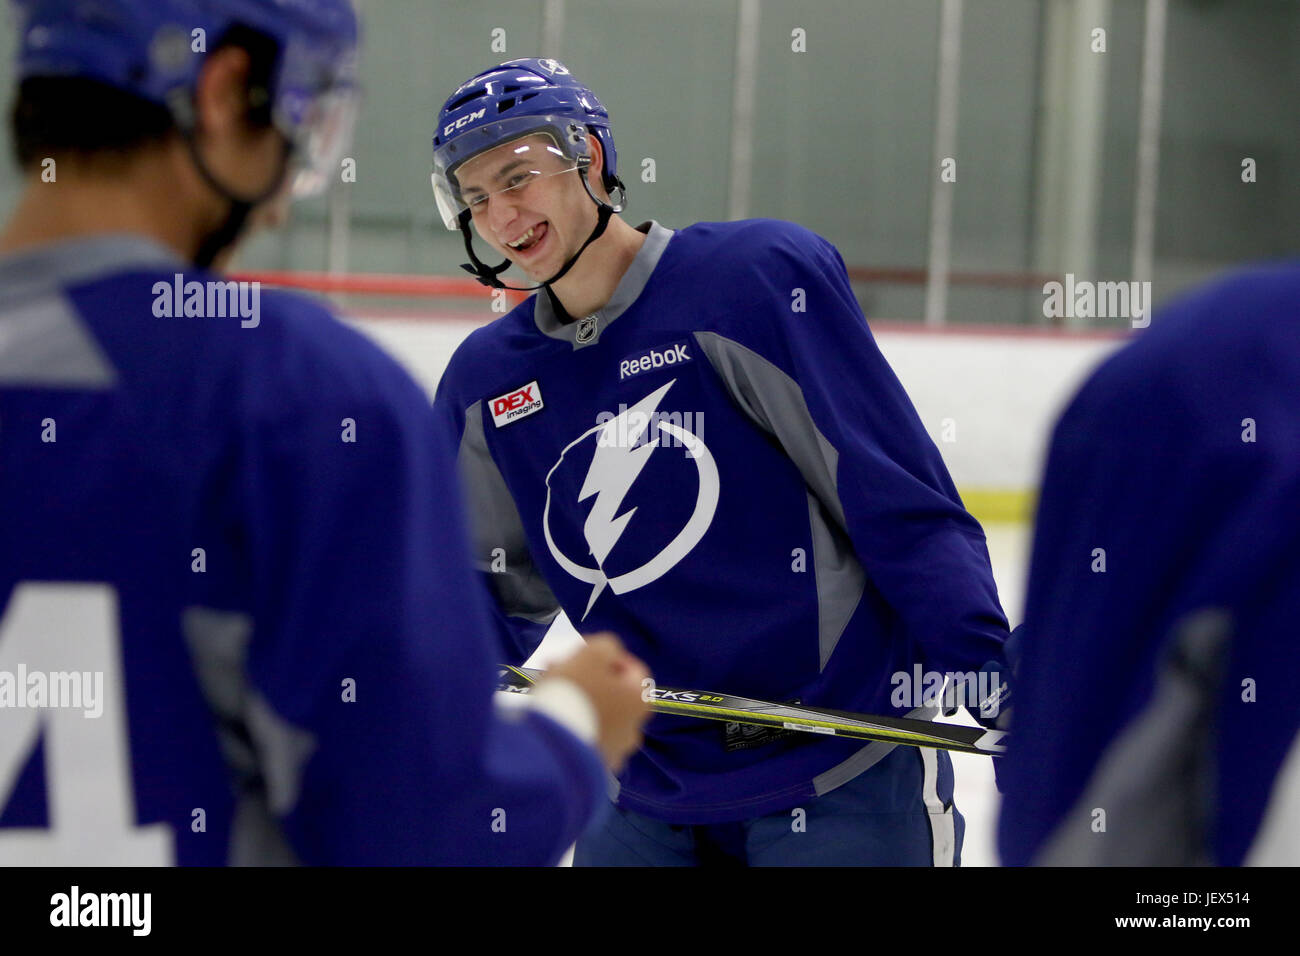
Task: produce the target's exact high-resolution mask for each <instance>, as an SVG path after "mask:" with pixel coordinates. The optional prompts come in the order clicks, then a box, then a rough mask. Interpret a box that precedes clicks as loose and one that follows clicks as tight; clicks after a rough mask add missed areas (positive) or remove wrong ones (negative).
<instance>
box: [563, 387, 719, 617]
mask: <svg viewBox="0 0 1300 956" xmlns="http://www.w3.org/2000/svg"><path fill="white" fill-rule="evenodd" d="M676 381H677V380H676V379H673V380H672V381H671V382H668V383H667V384H666V385H663V386H661V387H660V388H658V389H656V390H655V391H653V392H651V393H650V394H649V395H647V396H646V397H645V398H643V399H642V400H641V401H639V402H637V403H636V404H635V405H633V406H631V407H630V408H624V409H623V410H622V412H621V413H620V414H618V415H616V416H612V417H610V418H609V420H607V421H603V422H601V423H599V424H597V425H596V426H595V427H594V428H589V429H588V430H587V431H585V432H583V433H582V434H581V435H579V436H578V437H577V438H576V439H574V440H573V441H572V442H570V443H569V444H568V445H567V446H566V447H565V449H564V451H562V452H560V457H559V460H558V461H556V463H555V464H554V465H553V466H552V467H551V470H550V471H549V472H548V473H547V475H546V507H545V510H544V511H543V513H542V528H543V530H544V532H545V534H546V545H547V547H548V548H550V551H551V556H552V557H554V558H555V560H556V562H558V563H559V565H560V567H562V568H563V569H564V570H565V571H566V572H568V573H569V574H570V575H572V576H573V577H575V578H577V579H578V580H579V581H584V582H586V583H588V584H590V585H591V586H592V587H591V596H590V598H588V600H587V608H586V610H585V611H583V614H582V617H583V619H585V618H586V617H587V615H588V614H590V613H591V608H592V606H593V605H594V604H595V603H596V599H597V598H598V597H600V595H601V593H602V592H603V591H604V590H605V588H606V587H607V586H608V587H609V589H610V590H611V591H613V592H614V593H615V594H625V593H627V592H628V591H634V590H636V589H637V588H641V587H645V586H646V585H647V584H650V583H651V582H653V581H657V580H659V578H661V577H663V575H664V574H666V573H667V572H668V571H669V570H671V569H672V568H673V567H674V566H675V565H676V564H677V563H678V562H679V561H681V560H682V558H684V557H686V555H687V554H689V553H690V552H691V550H692V549H693V548H694V547H695V546H696V545H697V544H699V542H700V539H701V538H703V537H704V534H705V532H707V531H708V530H709V525H710V524H712V522H713V515H714V513H715V512H716V511H717V507H718V493H719V481H718V466H717V462H715V461H714V459H713V454H712V452H710V451H709V448H708V446H707V445H706V444H704V441H703V440H702V439H701V438H699V437H698V436H696V435H695V434H694V433H693V432H691V431H690V430H689V428H685V427H683V426H682V425H681V424H679V423H677V422H675V421H673V420H672V418H673V416H662V417H661V416H660V414H659V412H658V409H659V404H660V403H661V402H662V401H663V399H664V396H665V395H667V393H668V390H669V389H670V388H672V387H673V385H674V384H675V383H676ZM665 439H667V440H665ZM670 445H673V446H680V447H681V448H684V449H685V450H686V453H685V455H680V454H673V453H672V452H671V451H670V450H669V448H668V446H670ZM592 446H594V451H592V450H591V449H592ZM588 453H590V454H591V459H590V462H591V463H590V465H589V466H588V467H587V469H586V473H585V475H584V476H583V478H582V483H581V487H579V488H578V490H577V493H576V498H575V496H574V491H573V486H574V485H575V484H577V481H576V474H575V473H574V471H575V468H576V469H578V473H581V471H580V470H581V466H582V464H583V463H585V461H586V456H587V454H588ZM656 453H658V458H657V459H656V461H657V462H658V464H659V467H658V468H656V469H655V471H654V473H653V474H651V475H648V478H649V479H650V480H649V481H647V482H642V483H641V484H639V485H638V489H637V490H638V496H637V497H639V498H640V499H641V500H640V502H639V503H638V504H636V505H634V506H632V507H630V508H627V509H626V510H623V505H624V503H625V499H626V498H627V497H628V492H629V491H631V490H632V486H633V485H634V484H636V483H637V479H638V478H639V477H641V475H642V472H643V471H645V470H646V468H647V465H650V464H651V460H652V458H654V456H655V455H656ZM684 471H693V473H694V474H693V475H690V474H684V473H683V472H684ZM684 488H689V489H692V490H693V492H694V493H693V498H694V500H693V502H692V501H690V500H689V499H690V498H691V497H692V495H690V494H689V493H688V494H687V495H682V494H681V489H684ZM647 489H648V490H650V491H651V492H652V493H653V494H654V497H653V498H651V497H650V496H648V495H646V494H645V493H644V491H645V490H647ZM669 489H671V491H669ZM593 498H594V501H593V502H592V504H591V510H590V511H589V512H588V513H587V517H586V520H585V521H584V522H583V524H582V536H581V537H582V542H581V543H579V542H578V540H577V535H576V533H574V532H573V531H572V530H569V529H567V528H566V527H565V526H567V525H570V524H572V521H563V520H559V521H557V520H556V519H554V518H553V517H552V516H553V514H555V513H556V511H558V512H560V513H561V514H565V515H571V514H572V513H573V511H575V510H576V509H575V505H577V504H579V503H585V502H586V501H588V500H589V499H593ZM557 499H558V500H557ZM557 504H558V507H557ZM642 508H646V509H652V510H653V515H654V519H655V520H653V521H652V520H649V516H645V518H646V520H643V521H642V522H641V523H639V524H638V522H636V521H635V518H636V515H637V513H638V512H639V511H640V510H641V509H642ZM566 530H568V533H567V535H566V534H565V533H564V532H565V531H566ZM564 538H567V540H563V539H564ZM620 542H623V546H622V547H617V546H619V545H620ZM647 542H648V545H647ZM562 544H564V545H565V546H566V547H567V548H568V551H569V552H570V554H571V553H574V552H579V553H580V548H581V544H585V545H586V548H587V551H588V555H587V556H584V557H583V559H582V560H575V558H573V557H571V556H570V554H566V553H565V547H562V546H561V545H562ZM588 561H591V562H594V566H593V565H592V564H590V563H587V562H588Z"/></svg>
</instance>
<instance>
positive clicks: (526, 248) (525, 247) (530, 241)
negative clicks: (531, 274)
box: [506, 220, 550, 256]
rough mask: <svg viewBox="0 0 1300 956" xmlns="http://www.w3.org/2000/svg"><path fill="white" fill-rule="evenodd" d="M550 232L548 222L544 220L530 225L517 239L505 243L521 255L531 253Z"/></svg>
mask: <svg viewBox="0 0 1300 956" xmlns="http://www.w3.org/2000/svg"><path fill="white" fill-rule="evenodd" d="M549 232H550V224H549V223H547V222H546V221H545V220H543V221H542V222H539V223H537V225H535V226H532V227H530V228H529V229H528V231H527V232H525V233H524V234H523V235H522V236H520V237H519V238H518V239H515V240H513V241H511V242H507V243H506V247H507V248H509V249H510V250H512V251H513V252H516V253H518V254H520V255H523V256H528V255H531V254H532V253H533V252H535V251H536V250H537V247H538V246H540V245H541V244H542V241H543V240H544V239H545V238H546V236H547V234H548V233H549Z"/></svg>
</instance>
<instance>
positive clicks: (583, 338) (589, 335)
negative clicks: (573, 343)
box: [574, 315, 597, 345]
mask: <svg viewBox="0 0 1300 956" xmlns="http://www.w3.org/2000/svg"><path fill="white" fill-rule="evenodd" d="M596 327H597V319H596V317H595V316H594V315H589V316H587V317H586V318H585V319H579V320H578V332H577V335H576V336H574V337H575V338H576V339H577V340H578V344H579V345H586V344H587V343H588V342H590V341H592V340H593V339H595V337H596Z"/></svg>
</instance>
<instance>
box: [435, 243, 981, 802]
mask: <svg viewBox="0 0 1300 956" xmlns="http://www.w3.org/2000/svg"><path fill="white" fill-rule="evenodd" d="M641 228H642V229H643V231H646V233H647V236H646V239H645V242H644V244H643V245H642V247H641V249H640V250H639V252H638V254H637V256H636V258H635V260H634V261H633V263H632V264H631V266H630V268H629V269H628V271H627V272H626V274H625V275H624V276H623V278H622V280H621V281H620V283H619V285H618V287H617V289H616V290H615V291H614V293H613V296H612V298H611V300H610V302H609V303H608V304H607V305H606V306H605V307H604V308H602V309H600V310H599V311H598V312H597V313H595V314H594V315H592V316H582V317H579V318H577V320H576V321H568V318H569V317H567V316H561V315H560V314H559V313H558V312H557V307H556V305H555V304H554V303H553V301H552V299H551V298H550V297H549V296H548V295H545V294H543V295H537V296H533V297H532V298H530V299H529V300H527V301H526V302H524V303H522V304H521V305H520V306H519V307H518V308H516V309H515V310H514V311H513V312H511V313H510V314H509V315H507V316H505V317H503V318H502V319H500V320H498V321H497V322H494V323H492V324H491V325H489V326H487V327H485V328H483V329H480V330H477V331H476V332H474V333H473V334H472V335H470V336H469V338H468V339H467V340H466V341H465V342H464V343H463V344H462V346H461V347H460V349H459V350H458V351H457V352H456V355H455V356H454V358H453V359H452V362H451V364H450V366H449V368H448V369H447V372H446V374H445V376H444V378H443V380H442V382H441V384H440V386H439V392H438V405H439V406H440V408H441V409H442V411H443V412H444V413H445V415H446V417H447V418H448V419H449V420H450V421H451V422H452V427H453V428H454V431H455V433H456V434H457V436H458V438H459V440H460V463H461V467H462V469H463V474H464V477H465V486H466V489H467V495H468V497H469V499H470V504H471V510H472V513H473V515H474V522H473V548H474V551H475V554H476V557H477V559H478V561H479V563H480V567H481V569H482V570H483V571H484V572H485V576H486V580H487V582H488V585H489V587H490V588H491V590H492V592H493V593H494V595H495V597H496V602H497V606H498V609H499V613H500V614H501V615H502V616H504V617H505V618H506V619H507V620H508V621H509V622H511V624H512V627H513V629H514V630H513V632H514V634H515V638H516V643H515V644H514V646H511V647H508V648H505V649H503V653H505V654H507V655H508V656H510V657H512V658H513V659H514V660H519V659H520V658H522V657H524V656H526V655H527V654H528V653H529V651H531V650H532V648H533V646H535V643H536V641H537V640H538V639H539V638H540V635H541V633H542V632H543V631H544V629H545V626H546V624H548V623H549V622H550V621H551V620H553V619H554V617H555V616H556V615H557V614H558V612H559V610H560V609H561V608H562V609H563V610H564V611H565V612H566V614H567V615H568V617H569V618H570V619H571V620H572V622H573V624H574V625H575V626H576V627H577V628H578V629H579V630H581V631H584V632H590V631H596V630H606V629H608V630H612V631H614V632H616V633H618V634H619V635H620V636H621V637H622V638H623V639H624V640H625V641H626V642H627V644H628V647H629V649H630V650H631V651H632V652H633V653H635V654H637V655H638V656H640V657H641V658H642V659H644V660H645V661H646V662H647V663H648V664H649V666H650V668H651V670H652V672H653V673H654V675H655V677H656V679H657V680H658V681H659V682H660V683H661V684H663V685H665V686H669V685H671V686H677V687H691V688H698V689H701V690H706V691H707V690H717V691H720V692H726V693H732V694H739V695H744V696H750V697H756V698H763V699H770V700H777V701H791V700H798V701H802V702H804V703H806V704H809V705H821V706H828V707H836V708H841V709H846V710H855V711H866V712H874V713H899V712H902V711H906V710H907V709H908V708H902V709H901V710H900V709H895V708H894V707H893V706H892V705H891V700H890V698H891V690H892V689H894V687H895V686H896V685H895V684H893V682H892V681H891V677H892V675H894V674H896V673H900V672H906V673H908V674H911V673H912V672H913V668H914V665H917V664H919V665H921V666H922V667H923V668H925V669H927V670H933V671H937V672H948V671H951V672H962V673H970V672H972V671H976V670H978V669H979V668H980V667H981V665H983V664H985V663H986V662H987V661H989V660H991V659H996V658H998V657H999V655H1000V651H1001V645H1002V642H1003V641H1004V639H1005V637H1006V620H1005V618H1004V616H1003V614H1002V610H1001V608H1000V606H999V604H998V598H997V593H996V590H995V587H994V583H993V577H992V573H991V570H990V566H989V558H988V551H987V548H986V545H985V540H984V534H983V531H982V530H981V528H980V527H979V525H978V523H977V522H976V521H975V520H974V519H973V518H972V517H971V516H970V515H969V514H968V513H967V512H966V511H965V509H964V508H963V507H962V504H961V501H960V500H959V498H958V495H957V493H956V490H955V489H954V487H953V484H952V481H951V480H950V478H949V476H948V473H947V470H946V469H945V467H944V464H943V460H942V459H941V457H940V455H939V452H938V450H937V449H936V447H935V445H934V443H933V442H932V441H931V440H930V438H929V436H928V435H927V434H926V432H925V429H924V427H923V426H922V424H921V422H920V420H919V418H918V416H917V414H916V411H915V410H914V408H913V407H912V404H911V402H910V401H909V400H908V398H907V395H906V394H905V393H904V391H903V388H902V386H901V385H900V383H899V381H898V379H897V378H896V377H895V375H894V374H893V372H892V371H891V370H890V368H889V366H888V365H887V364H886V362H885V360H884V358H883V357H882V356H881V354H880V352H879V350H878V349H877V347H876V344H875V342H874V340H873V338H872V336H871V333H870V331H869V330H868V328H867V324H866V321H865V319H864V318H863V316H862V313H861V311H860V310H859V308H858V305H857V302H856V301H855V299H854V297H853V293H852V291H851V290H850V288H849V282H848V278H847V275H846V272H845V269H844V264H843V262H842V260H841V259H840V257H839V254H838V253H837V252H836V251H835V249H834V247H833V246H831V245H830V244H829V243H828V242H826V241H825V240H823V239H821V238H819V237H818V236H816V235H814V234H812V233H810V232H808V231H807V230H805V229H802V228H800V227H798V226H795V225H792V224H789V223H782V222H776V221H771V220H750V221H745V222H735V223H700V224H697V225H694V226H691V227H689V228H686V229H682V230H680V231H677V232H671V231H669V230H667V229H665V228H663V227H661V226H659V225H658V224H655V223H647V224H644V225H643V226H642V227H641ZM885 752H887V747H886V746H884V745H876V744H871V745H867V746H865V747H864V746H863V745H862V744H861V743H855V742H852V741H843V740H825V739H810V737H809V735H785V736H780V735H769V734H767V733H756V732H754V733H750V732H746V731H743V730H742V729H740V728H737V727H735V726H732V725H725V724H719V723H713V722H709V721H701V720H692V719H690V718H684V717H669V716H657V717H656V718H654V720H652V722H651V724H650V726H649V728H648V730H647V735H646V744H645V746H644V748H643V749H642V750H641V751H640V752H639V753H638V754H637V755H635V756H634V757H633V758H632V760H631V762H630V763H629V765H628V767H627V769H626V771H625V772H624V773H623V775H622V776H621V778H620V785H621V790H620V794H619V798H618V799H619V802H620V803H621V804H623V805H625V806H627V807H629V808H631V809H634V810H638V811H640V812H642V813H645V814H647V815H650V816H655V817H658V818H660V819H665V820H669V821H673V822H683V823H711V822H726V821H732V820H741V819H745V818H748V817H753V816H756V815H759V814H762V813H767V812H773V811H776V810H779V809H782V808H784V807H790V806H794V805H796V804H797V803H798V802H799V801H801V800H803V799H806V798H808V797H811V796H815V795H817V794H819V793H824V792H827V791H828V790H831V789H833V788H834V787H836V786H838V785H840V784H842V783H844V782H845V781H847V780H849V779H852V778H853V777H854V776H855V775H856V774H858V773H860V772H862V771H863V770H864V769H866V768H867V767H869V766H871V764H872V763H874V762H875V761H876V760H878V759H879V758H880V756H881V755H882V754H883V753H885Z"/></svg>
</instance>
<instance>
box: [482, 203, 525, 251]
mask: <svg viewBox="0 0 1300 956" xmlns="http://www.w3.org/2000/svg"><path fill="white" fill-rule="evenodd" d="M487 203H488V225H489V226H490V227H491V229H492V231H493V232H494V233H495V234H496V237H497V239H498V240H500V242H501V243H502V244H503V245H504V244H505V242H506V240H507V239H513V238H514V236H511V235H509V234H508V233H509V229H510V224H511V223H513V222H514V221H515V220H516V219H518V218H519V209H518V208H517V205H516V202H515V199H514V197H513V196H512V195H511V194H510V193H508V192H500V193H497V194H496V195H495V196H492V197H490V198H489V199H488V201H487Z"/></svg>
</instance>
